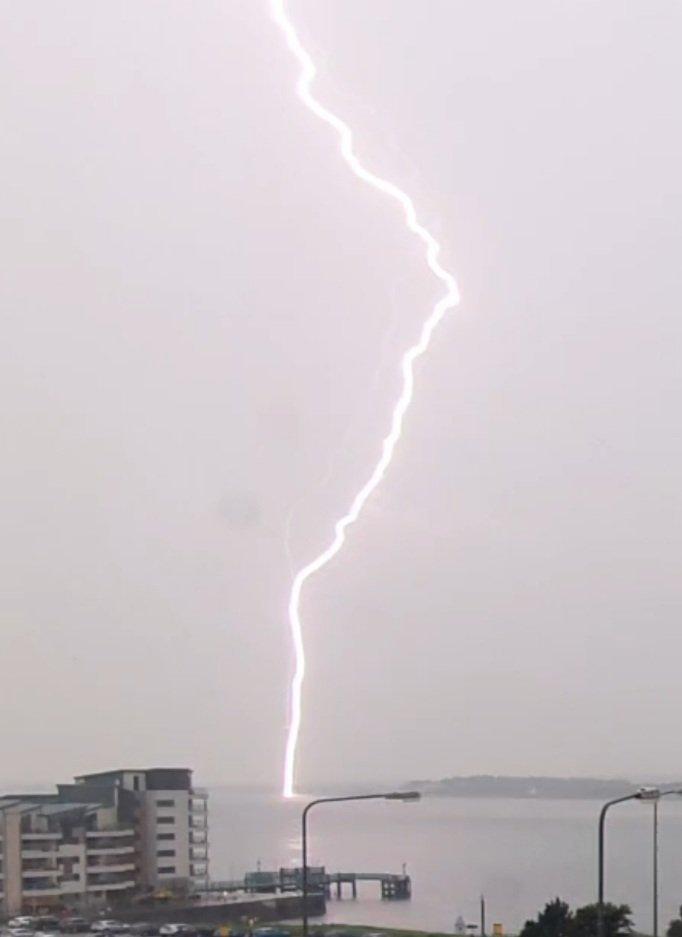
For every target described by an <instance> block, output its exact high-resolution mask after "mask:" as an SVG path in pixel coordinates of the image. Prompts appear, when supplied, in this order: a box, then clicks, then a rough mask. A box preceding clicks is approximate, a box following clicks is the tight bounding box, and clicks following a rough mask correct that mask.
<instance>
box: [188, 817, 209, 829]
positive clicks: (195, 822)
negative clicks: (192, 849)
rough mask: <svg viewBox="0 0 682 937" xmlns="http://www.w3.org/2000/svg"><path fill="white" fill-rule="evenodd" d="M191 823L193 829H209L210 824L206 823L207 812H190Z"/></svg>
mask: <svg viewBox="0 0 682 937" xmlns="http://www.w3.org/2000/svg"><path fill="white" fill-rule="evenodd" d="M189 825H190V829H191V830H206V829H208V824H207V823H206V814H205V813H190V815H189Z"/></svg>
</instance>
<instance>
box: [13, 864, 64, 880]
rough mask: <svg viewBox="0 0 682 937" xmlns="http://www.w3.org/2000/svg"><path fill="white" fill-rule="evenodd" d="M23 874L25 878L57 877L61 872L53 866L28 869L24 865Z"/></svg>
mask: <svg viewBox="0 0 682 937" xmlns="http://www.w3.org/2000/svg"><path fill="white" fill-rule="evenodd" d="M21 874H22V876H23V877H24V878H55V877H56V876H57V875H58V874H59V873H58V871H57V869H56V868H55V867H54V866H53V867H52V868H51V869H27V868H26V867H24V868H23V869H22V870H21Z"/></svg>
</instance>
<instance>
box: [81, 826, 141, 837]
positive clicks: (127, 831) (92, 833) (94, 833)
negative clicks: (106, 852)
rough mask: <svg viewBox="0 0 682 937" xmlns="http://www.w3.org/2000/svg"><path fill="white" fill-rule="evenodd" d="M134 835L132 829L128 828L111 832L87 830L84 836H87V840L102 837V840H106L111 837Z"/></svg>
mask: <svg viewBox="0 0 682 937" xmlns="http://www.w3.org/2000/svg"><path fill="white" fill-rule="evenodd" d="M134 835H135V830H134V829H133V828H132V827H128V828H126V829H122V830H116V829H113V830H88V832H87V833H86V836H87V837H88V838H89V839H90V838H93V839H94V838H96V837H104V838H106V839H109V838H111V837H119V836H134Z"/></svg>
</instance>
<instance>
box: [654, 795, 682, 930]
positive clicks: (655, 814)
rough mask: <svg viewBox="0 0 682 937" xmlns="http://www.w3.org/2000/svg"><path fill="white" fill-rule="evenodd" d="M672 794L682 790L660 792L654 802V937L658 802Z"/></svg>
mask: <svg viewBox="0 0 682 937" xmlns="http://www.w3.org/2000/svg"><path fill="white" fill-rule="evenodd" d="M672 794H677V795H678V796H682V790H673V791H661V792H660V794H659V796H658V797H657V798H656V799H655V800H654V875H653V880H654V909H653V915H654V927H653V931H654V937H658V802H659V800H660V799H661V797H670V796H671V795H672Z"/></svg>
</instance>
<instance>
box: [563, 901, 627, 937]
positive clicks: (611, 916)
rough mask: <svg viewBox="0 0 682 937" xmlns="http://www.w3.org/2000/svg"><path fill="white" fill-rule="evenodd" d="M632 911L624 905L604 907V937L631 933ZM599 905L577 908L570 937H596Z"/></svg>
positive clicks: (607, 904)
mask: <svg viewBox="0 0 682 937" xmlns="http://www.w3.org/2000/svg"><path fill="white" fill-rule="evenodd" d="M631 915H632V911H631V910H630V907H629V906H628V905H626V904H609V903H608V902H607V903H606V904H605V905H604V937H622V935H624V934H631V933H632V917H631ZM598 920H599V905H596V904H587V905H585V907H584V908H578V910H577V911H576V912H575V915H574V917H573V933H572V937H597V935H598V926H597V922H598Z"/></svg>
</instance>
